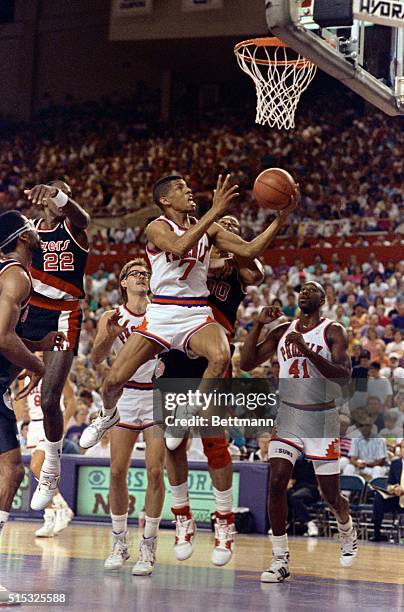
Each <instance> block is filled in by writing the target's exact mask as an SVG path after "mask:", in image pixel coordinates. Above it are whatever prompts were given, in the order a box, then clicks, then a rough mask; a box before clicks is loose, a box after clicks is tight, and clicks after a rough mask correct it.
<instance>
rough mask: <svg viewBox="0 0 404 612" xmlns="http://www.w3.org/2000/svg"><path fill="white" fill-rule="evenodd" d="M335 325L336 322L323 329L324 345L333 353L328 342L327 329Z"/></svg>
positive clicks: (331, 322)
mask: <svg viewBox="0 0 404 612" xmlns="http://www.w3.org/2000/svg"><path fill="white" fill-rule="evenodd" d="M333 323H335V321H330V322H329V323H328V324H327V325H326V326H325V327H324V329H323V338H324V344H325V345H326V347H327V348H328V350H329V351H330V353H331V346H330V343H329V342H328V340H327V329H328V328H329V327H330V326H331V325H332V324H333Z"/></svg>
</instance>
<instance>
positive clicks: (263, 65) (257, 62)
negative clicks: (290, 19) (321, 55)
mask: <svg viewBox="0 0 404 612" xmlns="http://www.w3.org/2000/svg"><path fill="white" fill-rule="evenodd" d="M234 52H235V54H236V57H237V61H238V63H239V66H240V68H241V69H242V70H243V71H244V72H245V73H246V74H248V75H249V76H250V77H251V78H252V79H253V81H254V83H255V88H256V92H257V114H256V117H255V121H256V123H259V124H261V125H270V126H271V127H277V128H286V129H287V130H288V129H290V128H294V127H295V112H296V108H297V105H298V103H299V100H300V96H301V94H302V92H303V91H304V90H305V89H306V88H307V87H308V85H309V84H310V83H311V81H312V80H313V78H314V76H315V74H316V70H317V66H316V65H315V64H313V62H311V61H310V60H308V59H306V58H305V57H302V56H301V55H299V54H297V53H295V52H294V51H293V50H292V49H290V48H289V47H288V46H286V45H285V43H283V42H282V41H280V40H278V39H276V38H258V39H252V40H247V41H244V42H242V43H239V44H238V45H236V47H235V48H234Z"/></svg>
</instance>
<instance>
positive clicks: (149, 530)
mask: <svg viewBox="0 0 404 612" xmlns="http://www.w3.org/2000/svg"><path fill="white" fill-rule="evenodd" d="M160 520H161V516H158V517H157V518H153V517H151V516H147V515H146V518H145V526H144V533H143V537H144V538H145V539H146V538H154V537H156V535H157V533H158V530H159V525H160Z"/></svg>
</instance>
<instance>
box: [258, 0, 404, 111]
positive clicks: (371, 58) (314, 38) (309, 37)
mask: <svg viewBox="0 0 404 612" xmlns="http://www.w3.org/2000/svg"><path fill="white" fill-rule="evenodd" d="M265 7H266V16H267V23H268V27H269V29H270V31H271V32H272V33H273V34H274V35H275V36H277V37H279V38H280V39H282V40H283V41H285V42H286V43H287V44H288V45H290V47H292V49H294V50H295V51H297V52H299V53H300V54H301V55H303V56H304V57H306V58H308V59H310V60H311V61H313V62H314V63H315V64H317V66H319V67H320V68H321V69H322V70H324V71H325V72H328V73H329V74H330V75H331V76H333V77H335V78H336V79H338V80H340V81H341V82H343V83H344V84H345V85H347V86H348V87H350V88H351V89H352V90H353V91H355V92H356V93H358V94H359V95H361V96H362V97H363V98H365V99H366V100H367V101H368V102H371V103H372V104H374V105H375V106H377V107H378V108H380V109H381V110H383V111H384V112H385V113H387V114H389V115H401V114H404V0H402V1H401V0H400V1H394V0H382V1H380V0H335V1H333V2H329V0H266V2H265Z"/></svg>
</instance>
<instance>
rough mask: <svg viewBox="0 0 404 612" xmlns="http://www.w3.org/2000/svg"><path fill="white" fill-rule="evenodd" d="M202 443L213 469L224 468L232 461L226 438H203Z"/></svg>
mask: <svg viewBox="0 0 404 612" xmlns="http://www.w3.org/2000/svg"><path fill="white" fill-rule="evenodd" d="M202 444H203V451H204V453H205V455H206V458H207V460H208V466H209V467H210V468H212V469H213V470H218V469H219V468H224V467H226V465H229V463H231V461H232V460H231V455H230V453H229V451H228V445H227V441H226V440H225V438H202Z"/></svg>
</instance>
